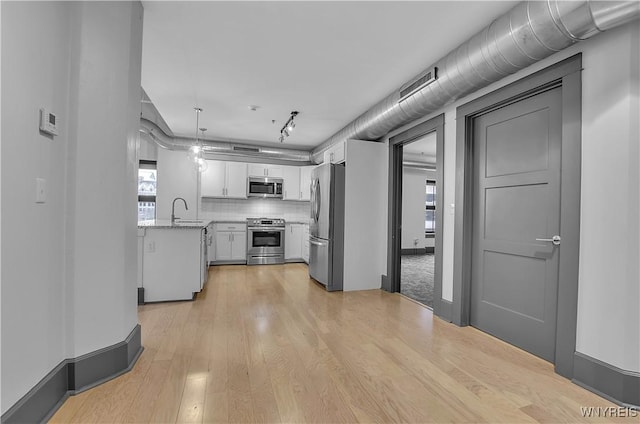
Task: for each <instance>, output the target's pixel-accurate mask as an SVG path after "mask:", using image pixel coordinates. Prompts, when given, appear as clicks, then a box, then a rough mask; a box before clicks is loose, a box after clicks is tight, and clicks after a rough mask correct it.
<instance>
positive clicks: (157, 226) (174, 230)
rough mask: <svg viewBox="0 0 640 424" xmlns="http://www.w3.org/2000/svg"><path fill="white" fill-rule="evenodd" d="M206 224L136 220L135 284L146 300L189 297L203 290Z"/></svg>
mask: <svg viewBox="0 0 640 424" xmlns="http://www.w3.org/2000/svg"><path fill="white" fill-rule="evenodd" d="M209 223H210V221H204V220H176V221H175V222H171V221H170V220H149V221H140V222H138V260H139V264H138V287H139V292H142V293H143V295H142V298H143V301H144V302H145V303H146V302H164V301H173V300H191V299H193V297H194V296H195V294H196V293H198V292H200V291H201V290H202V288H203V287H204V284H205V282H206V281H207V277H208V260H207V244H208V243H207V234H206V233H207V232H206V228H207V226H208V225H209ZM140 288H142V290H140ZM140 297H141V296H140V295H139V298H140Z"/></svg>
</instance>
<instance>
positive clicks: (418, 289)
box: [400, 253, 434, 308]
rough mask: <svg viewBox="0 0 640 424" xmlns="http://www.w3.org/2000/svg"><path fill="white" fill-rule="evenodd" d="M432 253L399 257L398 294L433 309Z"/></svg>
mask: <svg viewBox="0 0 640 424" xmlns="http://www.w3.org/2000/svg"><path fill="white" fill-rule="evenodd" d="M433 280H434V256H433V253H427V254H424V255H403V256H401V257H400V293H402V294H403V295H405V296H407V297H410V298H411V299H413V300H415V301H417V302H420V303H422V304H423V305H427V306H428V307H430V308H433Z"/></svg>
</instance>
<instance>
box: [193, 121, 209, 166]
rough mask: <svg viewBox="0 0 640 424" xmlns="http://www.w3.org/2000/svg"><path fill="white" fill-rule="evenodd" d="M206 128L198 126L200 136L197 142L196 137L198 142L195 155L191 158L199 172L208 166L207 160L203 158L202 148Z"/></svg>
mask: <svg viewBox="0 0 640 424" xmlns="http://www.w3.org/2000/svg"><path fill="white" fill-rule="evenodd" d="M206 130H207V129H206V128H200V131H202V137H200V141H199V142H198V140H197V138H196V142H197V143H198V144H197V145H196V146H197V153H196V154H195V157H194V159H193V161H194V163H195V166H196V169H197V170H198V171H199V172H204V171H206V170H207V168H209V164H208V163H207V160H206V159H205V158H204V148H203V146H202V141H203V140H204V132H205V131H206Z"/></svg>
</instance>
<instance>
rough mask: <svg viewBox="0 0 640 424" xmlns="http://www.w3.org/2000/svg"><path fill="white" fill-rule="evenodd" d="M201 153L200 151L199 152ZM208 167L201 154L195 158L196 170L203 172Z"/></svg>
mask: <svg viewBox="0 0 640 424" xmlns="http://www.w3.org/2000/svg"><path fill="white" fill-rule="evenodd" d="M201 154H202V153H201ZM208 168H209V164H208V163H207V161H206V159H205V158H203V157H202V156H200V157H199V158H198V159H197V160H196V169H197V170H198V172H204V171H206V170H207V169H208Z"/></svg>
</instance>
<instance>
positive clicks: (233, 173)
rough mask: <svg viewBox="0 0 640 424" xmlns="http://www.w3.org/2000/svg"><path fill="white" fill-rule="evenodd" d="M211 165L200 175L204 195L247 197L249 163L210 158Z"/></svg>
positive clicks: (201, 189) (202, 194)
mask: <svg viewBox="0 0 640 424" xmlns="http://www.w3.org/2000/svg"><path fill="white" fill-rule="evenodd" d="M207 163H208V164H209V167H208V168H207V170H206V171H204V172H203V173H202V174H201V175H200V195H201V196H202V197H231V198H236V199H246V198H247V164H246V163H241V162H222V161H218V160H208V161H207Z"/></svg>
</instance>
